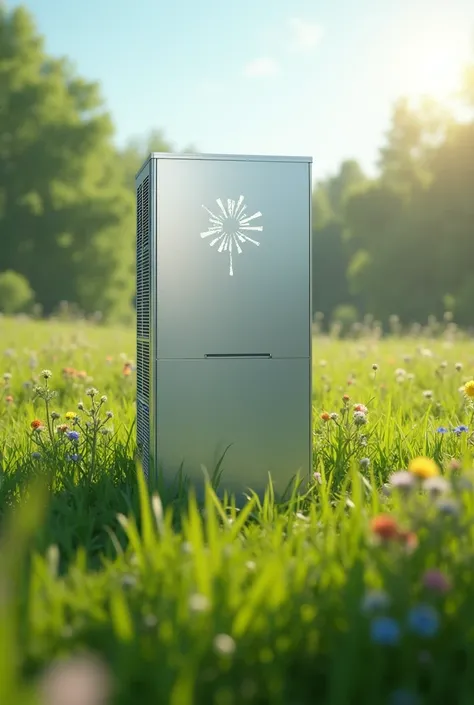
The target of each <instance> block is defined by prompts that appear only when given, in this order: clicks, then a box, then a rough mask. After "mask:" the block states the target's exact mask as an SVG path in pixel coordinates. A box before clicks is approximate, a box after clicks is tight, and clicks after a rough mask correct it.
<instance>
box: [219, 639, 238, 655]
mask: <svg viewBox="0 0 474 705" xmlns="http://www.w3.org/2000/svg"><path fill="white" fill-rule="evenodd" d="M214 649H215V650H216V651H217V653H218V654H220V655H221V656H232V654H233V653H234V651H235V641H234V640H233V639H232V637H231V636H229V635H228V634H217V635H216V637H215V638H214Z"/></svg>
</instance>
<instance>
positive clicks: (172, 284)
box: [156, 158, 311, 359]
mask: <svg viewBox="0 0 474 705" xmlns="http://www.w3.org/2000/svg"><path fill="white" fill-rule="evenodd" d="M156 163H157V193H158V196H157V198H158V235H157V237H158V242H157V253H156V257H157V260H156V261H157V301H158V310H157V326H158V331H159V337H158V349H157V355H158V358H162V359H185V358H188V359H193V358H194V359H195V358H203V357H204V356H205V355H207V354H213V355H216V354H226V355H229V354H264V355H265V354H267V355H271V356H272V357H275V358H285V357H287V358H308V357H309V354H310V298H311V297H310V257H309V248H310V202H311V182H310V165H309V164H308V163H307V162H304V161H298V162H294V161H293V162H292V161H272V160H265V161H248V160H247V161H244V160H228V161H223V160H209V159H199V158H195V159H172V158H168V159H159V160H158V161H157V162H156Z"/></svg>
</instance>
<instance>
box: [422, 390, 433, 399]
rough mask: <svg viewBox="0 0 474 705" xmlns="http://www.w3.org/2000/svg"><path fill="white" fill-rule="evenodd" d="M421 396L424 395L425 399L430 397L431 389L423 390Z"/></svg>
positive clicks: (431, 394)
mask: <svg viewBox="0 0 474 705" xmlns="http://www.w3.org/2000/svg"><path fill="white" fill-rule="evenodd" d="M423 396H424V397H425V399H432V398H433V392H432V391H431V389H425V391H424V392H423Z"/></svg>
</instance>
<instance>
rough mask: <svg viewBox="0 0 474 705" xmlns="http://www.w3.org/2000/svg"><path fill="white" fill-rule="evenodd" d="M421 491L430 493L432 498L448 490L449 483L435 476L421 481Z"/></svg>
mask: <svg viewBox="0 0 474 705" xmlns="http://www.w3.org/2000/svg"><path fill="white" fill-rule="evenodd" d="M423 489H424V490H426V491H427V492H430V493H431V494H432V495H433V496H437V495H440V494H443V492H447V491H448V490H449V482H448V481H447V480H445V479H444V477H441V476H440V475H435V476H433V477H428V478H427V479H426V480H424V481H423Z"/></svg>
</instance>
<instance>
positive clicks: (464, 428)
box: [453, 424, 469, 436]
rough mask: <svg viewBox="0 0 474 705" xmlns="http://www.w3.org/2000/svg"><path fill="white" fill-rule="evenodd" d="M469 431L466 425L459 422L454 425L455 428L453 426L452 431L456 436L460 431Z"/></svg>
mask: <svg viewBox="0 0 474 705" xmlns="http://www.w3.org/2000/svg"><path fill="white" fill-rule="evenodd" d="M467 431H469V428H468V427H467V426H464V424H461V425H460V426H456V428H453V433H455V434H456V436H460V435H461V433H466V432H467Z"/></svg>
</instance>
